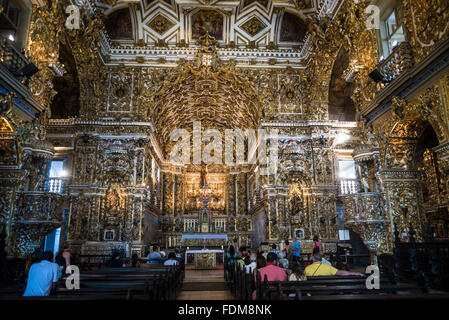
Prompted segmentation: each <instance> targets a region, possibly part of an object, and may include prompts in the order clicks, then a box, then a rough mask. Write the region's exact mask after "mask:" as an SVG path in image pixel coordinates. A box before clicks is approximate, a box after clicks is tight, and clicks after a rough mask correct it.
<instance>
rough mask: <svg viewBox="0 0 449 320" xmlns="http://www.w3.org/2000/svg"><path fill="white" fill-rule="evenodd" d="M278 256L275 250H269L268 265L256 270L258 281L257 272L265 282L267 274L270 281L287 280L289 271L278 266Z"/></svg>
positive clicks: (254, 294)
mask: <svg viewBox="0 0 449 320" xmlns="http://www.w3.org/2000/svg"><path fill="white" fill-rule="evenodd" d="M277 259H278V256H277V254H276V253H274V252H269V253H268V254H267V265H266V266H265V267H263V268H260V269H257V270H256V271H255V275H256V281H257V272H259V273H260V281H261V282H263V281H264V279H265V275H266V276H267V280H268V281H269V282H275V281H287V278H288V274H289V272H288V271H287V270H285V269H282V268H279V267H277V266H276V264H277ZM253 299H254V300H255V299H256V291H254V292H253Z"/></svg>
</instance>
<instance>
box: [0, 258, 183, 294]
mask: <svg viewBox="0 0 449 320" xmlns="http://www.w3.org/2000/svg"><path fill="white" fill-rule="evenodd" d="M184 277H185V266H184V261H183V259H179V263H178V264H177V265H175V266H164V265H157V264H149V265H142V266H141V267H140V268H101V269H95V270H88V271H81V272H80V289H67V286H66V280H67V276H63V277H62V278H61V279H60V280H59V282H58V284H57V287H56V290H55V291H54V292H53V293H52V294H51V295H50V296H48V297H22V294H23V289H22V290H17V289H16V290H8V289H6V290H5V289H4V290H0V300H17V299H20V300H111V299H112V300H115V299H118V300H125V299H126V300H174V299H176V297H177V295H178V293H179V291H180V289H181V287H182V283H183V281H184Z"/></svg>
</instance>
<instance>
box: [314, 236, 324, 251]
mask: <svg viewBox="0 0 449 320" xmlns="http://www.w3.org/2000/svg"><path fill="white" fill-rule="evenodd" d="M315 248H318V250H319V252H320V253H321V254H322V253H323V251H321V243H320V240H319V238H318V236H314V237H313V250H315Z"/></svg>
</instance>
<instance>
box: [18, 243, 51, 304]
mask: <svg viewBox="0 0 449 320" xmlns="http://www.w3.org/2000/svg"><path fill="white" fill-rule="evenodd" d="M42 256H43V260H42V261H41V262H39V263H33V265H32V266H31V268H30V272H29V273H28V280H27V287H26V289H25V293H24V294H23V296H24V297H29V296H34V297H36V296H48V295H49V294H50V291H51V290H52V289H55V288H56V283H57V282H58V276H59V266H58V265H57V264H56V263H53V262H52V261H53V253H52V252H51V251H45V252H44V253H43V255H42Z"/></svg>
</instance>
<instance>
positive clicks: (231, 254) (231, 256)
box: [226, 246, 237, 264]
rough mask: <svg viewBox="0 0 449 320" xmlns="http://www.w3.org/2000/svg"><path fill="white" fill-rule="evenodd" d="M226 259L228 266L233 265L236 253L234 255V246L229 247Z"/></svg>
mask: <svg viewBox="0 0 449 320" xmlns="http://www.w3.org/2000/svg"><path fill="white" fill-rule="evenodd" d="M226 257H227V258H228V264H234V263H235V261H236V259H237V253H235V248H234V246H230V247H229V252H228V253H227V254H226Z"/></svg>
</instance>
